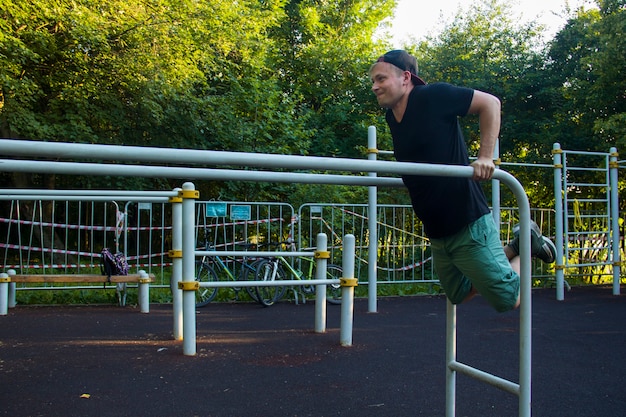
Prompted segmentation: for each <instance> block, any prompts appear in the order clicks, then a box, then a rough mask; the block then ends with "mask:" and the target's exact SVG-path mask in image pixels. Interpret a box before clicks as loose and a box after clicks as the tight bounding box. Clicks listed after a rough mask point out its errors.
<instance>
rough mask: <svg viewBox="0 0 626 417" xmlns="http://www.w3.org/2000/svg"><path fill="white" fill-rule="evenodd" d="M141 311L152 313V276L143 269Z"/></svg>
mask: <svg viewBox="0 0 626 417" xmlns="http://www.w3.org/2000/svg"><path fill="white" fill-rule="evenodd" d="M139 309H140V311H141V312H142V313H149V312H150V276H149V275H148V273H147V272H146V271H144V270H143V269H141V270H139Z"/></svg>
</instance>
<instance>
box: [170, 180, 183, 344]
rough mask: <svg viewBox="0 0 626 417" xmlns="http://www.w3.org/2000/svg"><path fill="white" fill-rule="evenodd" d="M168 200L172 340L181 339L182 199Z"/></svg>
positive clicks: (176, 189) (178, 190)
mask: <svg viewBox="0 0 626 417" xmlns="http://www.w3.org/2000/svg"><path fill="white" fill-rule="evenodd" d="M174 191H176V192H178V193H179V194H180V192H181V191H182V189H180V188H175V189H174ZM169 201H170V203H171V204H172V249H171V251H170V253H169V255H170V258H171V259H172V278H171V282H170V285H171V289H172V310H173V319H174V326H173V329H172V335H173V337H174V340H183V291H182V290H181V289H180V288H178V284H179V283H180V282H181V281H182V278H183V204H182V203H183V199H182V197H179V196H177V197H172V198H170V200H169Z"/></svg>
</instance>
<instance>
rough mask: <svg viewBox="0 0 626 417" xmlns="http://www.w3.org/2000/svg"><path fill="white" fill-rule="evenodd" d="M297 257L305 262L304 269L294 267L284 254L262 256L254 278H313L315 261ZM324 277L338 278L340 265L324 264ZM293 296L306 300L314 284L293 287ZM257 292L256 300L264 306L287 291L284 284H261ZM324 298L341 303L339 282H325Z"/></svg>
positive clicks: (273, 301)
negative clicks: (268, 256)
mask: <svg viewBox="0 0 626 417" xmlns="http://www.w3.org/2000/svg"><path fill="white" fill-rule="evenodd" d="M283 244H289V242H282V243H279V244H277V245H283ZM297 259H298V260H299V261H301V262H307V264H308V265H306V266H307V267H308V268H306V267H305V271H303V270H301V269H298V268H295V267H294V266H293V265H292V264H291V263H290V262H289V261H288V260H287V259H285V257H284V256H276V257H271V258H262V259H260V260H258V261H257V263H256V264H255V266H256V273H255V277H256V278H255V279H256V280H257V281H277V280H285V279H287V277H288V276H291V277H293V279H296V280H311V279H315V275H316V274H315V265H316V261H315V259H313V254H311V257H310V258H309V257H303V256H299V257H297ZM326 268H327V269H326V278H328V279H340V278H341V277H342V274H343V270H342V268H341V267H340V266H338V265H334V264H328V265H327V266H326ZM292 290H293V291H294V296H295V297H296V303H297V300H298V295H299V293H300V294H301V295H302V297H303V299H304V300H306V296H307V295H310V294H313V293H314V292H315V286H314V285H301V286H296V287H293V288H292ZM255 291H256V294H257V299H258V300H257V301H258V302H259V303H261V304H262V305H263V306H265V307H269V306H271V305H273V304H274V303H275V302H276V301H278V300H280V299H281V298H282V297H283V296H284V295H285V292H286V291H287V287H284V286H263V287H255ZM326 300H327V301H328V302H329V303H330V304H341V286H340V285H339V284H327V285H326Z"/></svg>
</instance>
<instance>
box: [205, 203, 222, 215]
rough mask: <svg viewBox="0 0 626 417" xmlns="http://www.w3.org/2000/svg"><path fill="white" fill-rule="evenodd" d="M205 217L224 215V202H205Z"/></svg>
mask: <svg viewBox="0 0 626 417" xmlns="http://www.w3.org/2000/svg"><path fill="white" fill-rule="evenodd" d="M205 205H206V214H205V216H206V217H226V203H214V202H210V203H206V204H205Z"/></svg>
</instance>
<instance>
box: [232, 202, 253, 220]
mask: <svg viewBox="0 0 626 417" xmlns="http://www.w3.org/2000/svg"><path fill="white" fill-rule="evenodd" d="M250 213H251V210H250V206H234V205H233V206H230V218H231V220H245V221H248V220H250V219H251V215H250Z"/></svg>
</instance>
